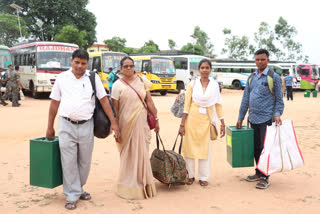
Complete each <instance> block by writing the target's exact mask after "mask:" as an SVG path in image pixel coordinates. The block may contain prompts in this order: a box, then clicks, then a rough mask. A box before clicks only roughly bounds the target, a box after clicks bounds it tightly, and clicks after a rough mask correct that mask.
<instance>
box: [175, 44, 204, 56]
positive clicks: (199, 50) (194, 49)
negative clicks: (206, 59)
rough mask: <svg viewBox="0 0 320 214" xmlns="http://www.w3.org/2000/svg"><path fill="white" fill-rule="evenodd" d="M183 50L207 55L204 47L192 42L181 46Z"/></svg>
mask: <svg viewBox="0 0 320 214" xmlns="http://www.w3.org/2000/svg"><path fill="white" fill-rule="evenodd" d="M181 51H184V52H189V53H194V54H197V55H205V51H204V49H203V47H202V46H201V45H199V44H195V45H193V44H191V43H190V42H189V43H188V44H186V45H185V46H183V47H182V48H181Z"/></svg>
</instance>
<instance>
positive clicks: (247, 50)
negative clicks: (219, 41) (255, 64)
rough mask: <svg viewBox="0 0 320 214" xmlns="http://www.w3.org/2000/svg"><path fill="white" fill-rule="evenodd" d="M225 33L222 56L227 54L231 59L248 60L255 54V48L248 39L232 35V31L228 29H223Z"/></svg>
mask: <svg viewBox="0 0 320 214" xmlns="http://www.w3.org/2000/svg"><path fill="white" fill-rule="evenodd" d="M223 33H224V35H225V40H224V45H225V47H224V48H223V49H222V52H221V53H222V54H227V55H228V57H229V58H231V59H235V60H246V59H248V57H249V55H251V54H252V53H253V52H254V47H253V45H250V44H249V38H248V37H246V36H242V37H239V36H237V35H232V34H231V30H230V29H227V28H225V29H223Z"/></svg>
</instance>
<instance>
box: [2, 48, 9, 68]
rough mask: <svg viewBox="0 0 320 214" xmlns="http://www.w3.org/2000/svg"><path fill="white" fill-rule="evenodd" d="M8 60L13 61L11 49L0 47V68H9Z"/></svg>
mask: <svg viewBox="0 0 320 214" xmlns="http://www.w3.org/2000/svg"><path fill="white" fill-rule="evenodd" d="M6 62H11V55H10V51H9V50H1V49H0V68H4V69H7V68H8V63H7V65H6Z"/></svg>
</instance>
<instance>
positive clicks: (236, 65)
mask: <svg viewBox="0 0 320 214" xmlns="http://www.w3.org/2000/svg"><path fill="white" fill-rule="evenodd" d="M268 67H269V68H270V69H272V70H274V71H275V72H276V73H277V74H279V75H280V76H281V75H282V74H283V71H284V68H283V67H281V66H280V65H278V64H277V62H270V63H269V64H268ZM212 70H213V72H214V76H216V78H217V79H218V80H219V81H221V82H223V86H224V87H232V88H234V89H238V90H240V89H243V88H244V87H245V86H246V83H247V80H248V77H249V76H250V74H251V73H253V72H255V71H256V70H257V66H256V64H255V62H254V61H225V60H216V61H213V62H212ZM295 85H296V84H295Z"/></svg>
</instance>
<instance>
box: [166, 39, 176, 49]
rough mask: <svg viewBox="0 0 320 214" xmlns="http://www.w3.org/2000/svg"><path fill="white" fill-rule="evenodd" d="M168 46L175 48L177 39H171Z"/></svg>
mask: <svg viewBox="0 0 320 214" xmlns="http://www.w3.org/2000/svg"><path fill="white" fill-rule="evenodd" d="M168 46H169V48H170V50H174V49H175V48H176V46H177V45H176V43H175V41H173V40H172V39H169V40H168Z"/></svg>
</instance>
